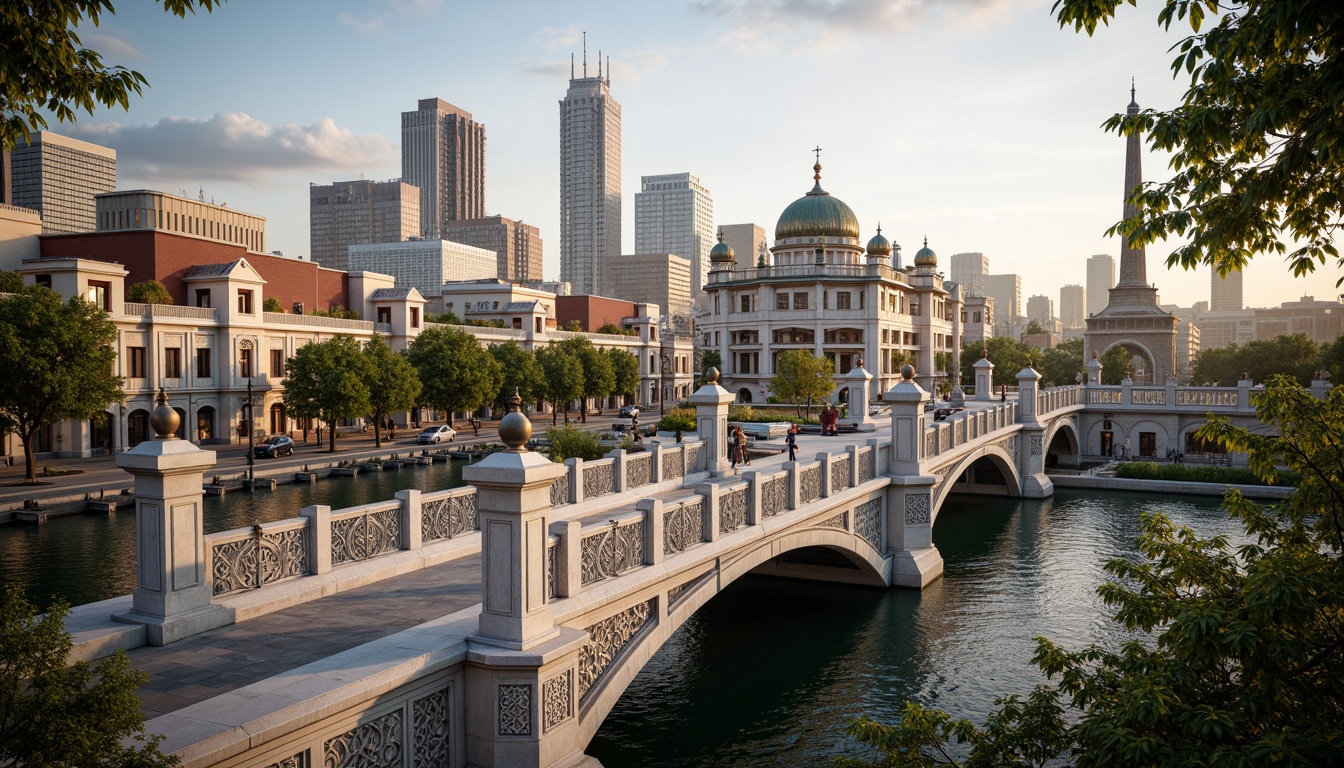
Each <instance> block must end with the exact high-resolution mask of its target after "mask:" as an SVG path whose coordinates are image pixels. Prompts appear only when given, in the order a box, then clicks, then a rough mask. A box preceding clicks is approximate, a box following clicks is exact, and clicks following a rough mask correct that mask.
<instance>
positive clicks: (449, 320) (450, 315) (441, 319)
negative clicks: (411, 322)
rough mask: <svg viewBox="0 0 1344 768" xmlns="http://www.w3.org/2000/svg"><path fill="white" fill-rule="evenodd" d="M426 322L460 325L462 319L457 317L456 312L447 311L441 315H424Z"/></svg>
mask: <svg viewBox="0 0 1344 768" xmlns="http://www.w3.org/2000/svg"><path fill="white" fill-rule="evenodd" d="M425 322H426V323H440V324H443V325H461V324H462V320H461V319H459V318H458V316H457V313H455V312H452V311H449V312H444V313H443V314H441V315H426V316H425Z"/></svg>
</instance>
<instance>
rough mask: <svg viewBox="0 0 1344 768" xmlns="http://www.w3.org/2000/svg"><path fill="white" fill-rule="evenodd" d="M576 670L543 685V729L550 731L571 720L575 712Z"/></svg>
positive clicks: (567, 670)
mask: <svg viewBox="0 0 1344 768" xmlns="http://www.w3.org/2000/svg"><path fill="white" fill-rule="evenodd" d="M573 690H574V670H572V669H566V670H565V671H564V672H561V673H560V674H558V675H556V676H555V677H552V678H551V679H550V680H547V681H546V682H544V683H542V684H541V729H542V731H543V732H544V731H549V730H551V729H552V728H554V727H555V726H557V725H559V724H561V723H563V722H565V721H566V720H568V719H569V718H570V716H571V715H572V714H574V711H573V705H572V703H571V702H572V700H573V695H572V691H573Z"/></svg>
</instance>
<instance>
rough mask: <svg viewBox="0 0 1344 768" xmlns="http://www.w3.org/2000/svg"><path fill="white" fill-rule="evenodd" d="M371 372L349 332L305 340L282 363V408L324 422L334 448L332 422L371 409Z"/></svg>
mask: <svg viewBox="0 0 1344 768" xmlns="http://www.w3.org/2000/svg"><path fill="white" fill-rule="evenodd" d="M371 373H372V372H371V371H370V370H369V362H368V358H367V357H365V356H364V350H363V349H361V348H360V343H359V342H358V341H356V340H354V339H353V338H351V337H349V336H337V337H335V338H333V339H328V340H327V341H316V342H312V343H310V344H305V345H303V346H302V347H299V351H298V352H295V353H294V356H293V357H291V358H290V359H289V362H287V363H285V378H284V382H283V386H284V388H285V394H284V403H285V410H286V411H287V412H288V413H289V414H290V415H291V416H297V417H299V418H304V417H307V418H312V419H320V420H322V421H324V422H326V424H327V432H328V434H330V435H331V438H330V442H329V445H330V446H331V447H330V449H329V450H331V451H335V450H336V422H337V421H338V420H340V419H343V418H351V417H354V416H363V415H365V414H367V413H369V412H370V411H371V407H370V404H369V379H370V377H371Z"/></svg>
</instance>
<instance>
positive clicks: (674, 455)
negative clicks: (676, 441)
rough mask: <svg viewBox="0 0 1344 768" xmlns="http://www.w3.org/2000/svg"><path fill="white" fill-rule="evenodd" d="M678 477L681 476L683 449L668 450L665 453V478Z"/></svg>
mask: <svg viewBox="0 0 1344 768" xmlns="http://www.w3.org/2000/svg"><path fill="white" fill-rule="evenodd" d="M678 477H681V451H668V452H667V453H664V454H663V479H664V480H673V479H675V478H678Z"/></svg>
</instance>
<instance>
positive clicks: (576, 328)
mask: <svg viewBox="0 0 1344 768" xmlns="http://www.w3.org/2000/svg"><path fill="white" fill-rule="evenodd" d="M560 330H562V331H571V332H573V333H583V323H580V322H579V321H578V320H570V321H569V322H567V323H565V324H564V325H562V326H560Z"/></svg>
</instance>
